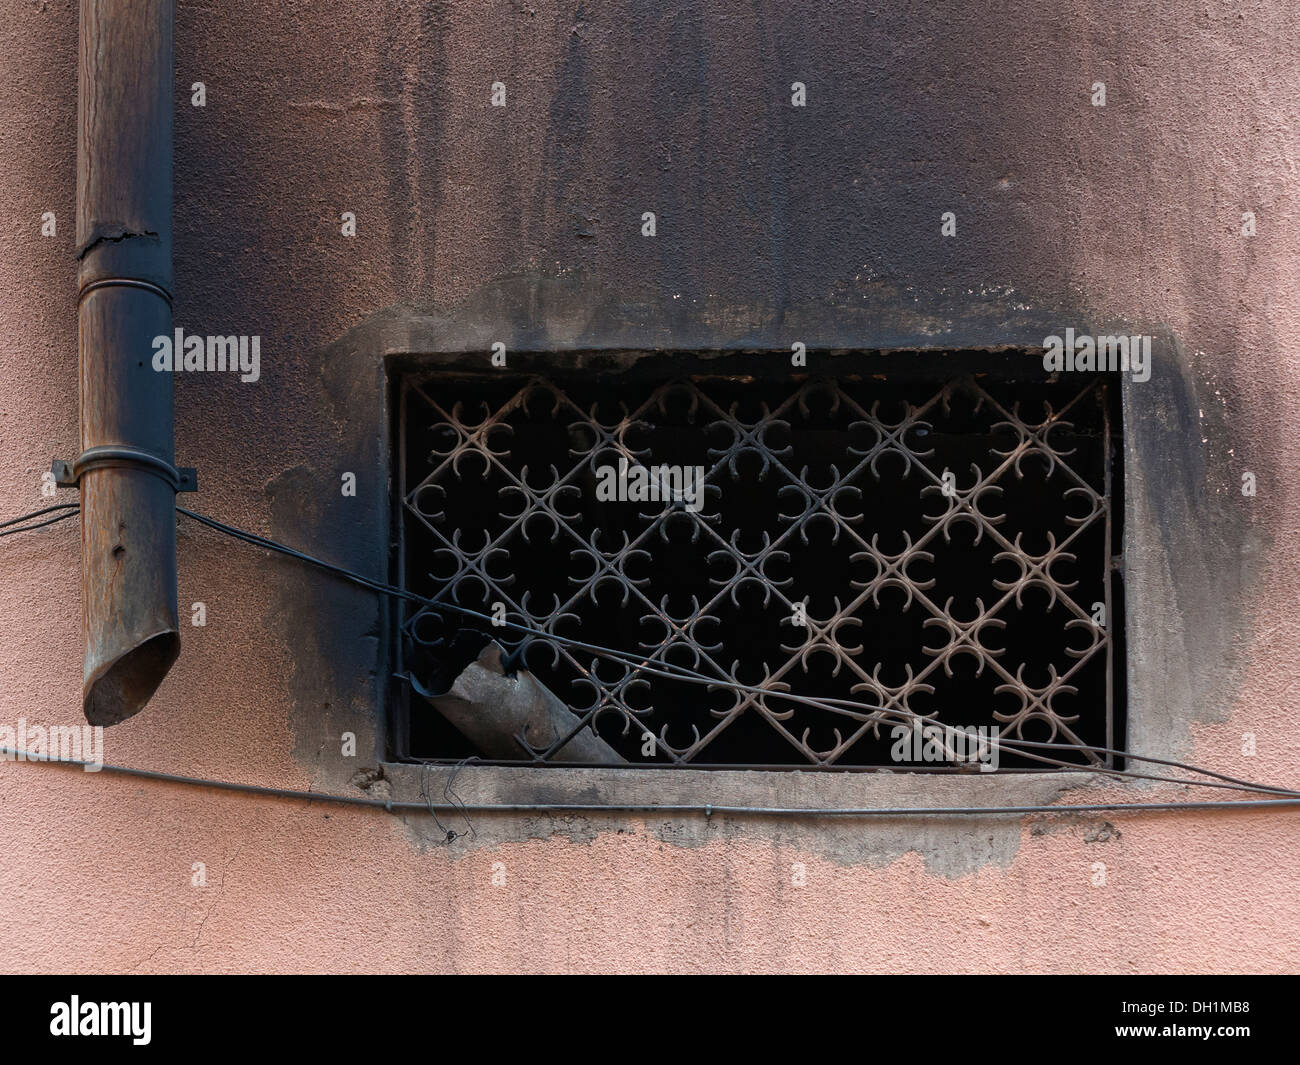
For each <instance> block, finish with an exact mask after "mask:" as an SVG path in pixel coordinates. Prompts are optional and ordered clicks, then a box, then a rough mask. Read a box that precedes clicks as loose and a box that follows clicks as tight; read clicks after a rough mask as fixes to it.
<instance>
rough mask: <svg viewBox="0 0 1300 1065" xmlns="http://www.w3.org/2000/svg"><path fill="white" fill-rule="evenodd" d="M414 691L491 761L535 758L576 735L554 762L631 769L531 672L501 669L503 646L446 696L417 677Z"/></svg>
mask: <svg viewBox="0 0 1300 1065" xmlns="http://www.w3.org/2000/svg"><path fill="white" fill-rule="evenodd" d="M411 686H412V687H413V688H414V689H415V690H416V691H417V692H418V693H419V694H420V695H422V696H424V698H425V699H427V700H428V701H429V703H430V705H431V706H432V707H433V708H434V709H435V710H437V711H438V712H439V713H440V714H442V715H443V717H445V718H446V719H447V720H448V721H450V722H451V723H452V724H453V725H454V726H455V727H456V728H457V729H459V730H460V732H461V733H462V734H463V735H464V736H465V738H466V739H467V740H469V741H470V742H471V743H473V744H474V745H475V746H476V747H478V749H479V750H480V751H482V753H483V755H484V756H485V757H487V758H500V759H518V758H530V757H532V750H531V749H538V750H547V749H548V748H550V747H552V746H553V745H554V744H556V743H557V742H559V741H561V740H562V739H563V738H564V737H565V736H568V735H569V734H570V733H572V734H573V735H572V736H571V738H570V739H569V740H568V741H567V742H565V743H564V744H563V745H562V746H561V747H559V748H558V749H556V750H555V751H553V752H552V753H551V754H550V757H549V759H548V760H550V761H558V762H590V763H596V764H603V765H614V764H625V763H626V759H625V758H623V757H622V756H621V755H620V754H619V753H618V752H617V751H615V750H614V748H613V747H611V746H610V745H609V744H608V743H606V742H605V741H604V740H602V739H601V738H600V737H599V736H597V735H595V734H594V733H593V732H592V731H591V729H590V728H588V727H587V726H586V725H585V724H584V723H583V721H582V719H581V718H579V717H578V716H577V715H576V714H575V713H573V711H571V710H570V709H569V708H568V707H567V706H565V705H564V703H562V702H561V701H560V700H559V699H558V698H557V697H556V696H555V695H554V694H553V693H552V692H551V691H550V690H549V689H548V688H547V687H546V686H545V685H544V684H542V683H541V682H540V681H539V680H538V679H537V678H536V677H534V676H533V675H532V674H531V673H529V672H528V671H527V670H525V669H521V670H519V671H518V672H517V673H516V674H514V675H513V676H510V675H508V674H507V673H506V671H505V669H504V668H503V666H502V664H501V645H500V644H498V643H496V642H495V641H493V642H491V643H489V644H487V646H485V647H484V648H483V650H482V651H480V652H479V656H478V659H477V660H476V661H474V662H471V663H470V664H469V665H468V666H466V667H465V669H464V670H462V671H461V673H460V674H459V675H458V676H457V677H456V679H455V680H454V681H453V682H452V685H451V687H450V688H449V689H448V690H447V691H446V692H443V693H441V694H434V693H433V692H431V691H428V690H427V689H425V688H424V687H423V686H422V685H420V683H419V682H418V681H417V680H415V678H414V677H412V679H411ZM530 748H531V749H530Z"/></svg>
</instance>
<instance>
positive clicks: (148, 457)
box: [50, 444, 199, 492]
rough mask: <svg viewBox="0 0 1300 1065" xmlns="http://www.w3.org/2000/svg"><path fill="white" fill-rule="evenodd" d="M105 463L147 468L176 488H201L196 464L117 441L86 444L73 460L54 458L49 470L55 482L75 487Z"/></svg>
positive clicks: (106, 464) (147, 470)
mask: <svg viewBox="0 0 1300 1065" xmlns="http://www.w3.org/2000/svg"><path fill="white" fill-rule="evenodd" d="M104 466H127V467H135V468H136V469H141V470H145V471H146V472H148V473H152V474H153V475H154V476H155V477H161V478H162V479H163V480H164V481H166V482H167V483H168V484H169V485H171V486H172V491H174V492H197V491H198V489H199V475H198V470H197V469H196V468H195V467H193V466H173V465H172V464H171V463H170V462H168V461H167V460H166V459H164V458H160V457H159V456H157V455H155V454H154V453H153V452H151V451H144V450H142V449H141V448H138V447H120V446H117V445H114V444H104V445H101V446H100V447H92V448H87V449H86V450H85V451H83V452H82V453H81V454H80V455H79V456H78V457H77V460H76V461H75V462H72V463H68V462H65V461H64V460H63V459H55V460H54V462H53V463H52V464H51V465H50V472H51V473H53V474H54V483H55V484H57V485H58V486H59V487H60V488H76V487H78V486H79V485H80V482H81V478H82V476H83V475H84V474H86V473H88V472H89V471H90V470H95V469H100V468H102V467H104Z"/></svg>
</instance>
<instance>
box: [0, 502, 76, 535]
mask: <svg viewBox="0 0 1300 1065" xmlns="http://www.w3.org/2000/svg"><path fill="white" fill-rule="evenodd" d="M80 509H81V504H80V503H55V504H54V505H53V506H48V507H43V508H41V509H40V510H33V511H32V512H31V513H30V514H24V515H23V516H22V517H21V518H10V519H9V520H8V521H0V529H7V528H8V527H9V526H10V525H19V524H21V523H22V522H24V521H31V519H32V518H39V517H40V516H41V515H42V514H53V513H54V512H55V511H56V510H80ZM68 516H69V517H71V515H68Z"/></svg>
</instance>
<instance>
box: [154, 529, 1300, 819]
mask: <svg viewBox="0 0 1300 1065" xmlns="http://www.w3.org/2000/svg"><path fill="white" fill-rule="evenodd" d="M176 509H177V510H178V511H179V512H180V513H181V514H184V515H185V516H186V517H188V518H192V519H193V520H195V521H197V522H199V523H200V524H202V525H206V526H208V527H209V528H211V529H214V530H216V531H217V532H221V533H224V534H226V535H228V536H232V537H234V538H235V539H238V540H242V541H244V542H246V543H250V544H253V545H255V546H258V547H264V548H266V549H267V550H271V551H278V552H280V553H281V554H285V555H288V556H290V557H292V558H296V559H298V560H300V561H303V562H306V563H308V564H310V565H313V566H317V567H319V568H321V569H324V570H326V571H328V572H330V573H334V574H336V575H337V576H340V577H343V578H344V579H345V580H348V581H351V582H353V583H355V584H359V585H361V586H363V587H366V588H369V589H371V590H373V591H377V592H380V593H382V594H385V595H389V596H393V597H395V598H400V599H405V600H407V601H409V602H414V603H419V604H420V605H422V606H427V607H429V608H430V609H432V610H435V611H437V610H448V611H451V612H454V613H457V614H460V615H463V616H468V617H472V618H475V619H476V620H479V621H484V622H488V623H492V622H493V620H494V619H492V618H490V617H488V616H487V615H486V614H480V613H478V612H477V611H474V610H470V609H469V608H467V607H462V606H460V605H459V604H455V603H446V602H443V601H440V600H434V599H429V598H428V597H426V596H422V595H417V594H416V593H414V592H408V591H406V590H405V589H403V588H397V587H394V586H393V585H390V584H386V583H384V582H382V581H376V580H372V579H371V578H369V577H365V576H363V575H362V574H359V573H355V572H353V571H352V570H349V569H346V568H344V567H342V566H336V565H334V564H333V563H331V562H325V561H324V560H322V559H318V558H315V557H313V556H312V555H308V554H306V553H304V552H302V551H298V550H297V549H295V548H292V547H288V546H287V545H285V544H281V543H279V542H278V541H276V540H271V539H268V538H267V537H264V536H258V535H257V534H256V533H250V532H247V531H245V530H243V529H239V528H236V527H235V526H233V525H227V524H226V523H224V522H221V521H218V520H217V519H215V518H209V517H207V516H206V515H203V514H199V513H197V512H196V511H192V510H188V509H187V508H185V507H181V506H178V507H177V508H176ZM505 624H506V627H508V628H513V629H516V630H518V631H520V632H524V633H526V634H529V635H532V636H535V637H538V638H542V639H546V640H552V641H554V642H557V643H563V644H565V645H567V646H570V647H576V648H578V649H580V650H586V651H588V652H590V653H593V654H597V655H600V656H602V657H605V658H608V659H610V660H612V661H615V662H619V663H621V664H623V665H626V666H628V667H629V668H633V669H636V670H638V671H639V672H642V673H649V674H650V675H652V676H659V677H664V678H666V679H668V680H677V681H682V682H685V683H694V684H703V685H705V686H707V687H711V688H729V689H733V690H737V691H744V692H750V693H753V694H759V695H765V696H768V697H771V698H778V699H785V700H788V701H791V702H797V703H800V704H803V705H808V706H812V707H814V708H816V709H822V710H831V711H832V712H839V713H844V714H846V716H849V717H853V718H855V719H857V720H860V721H869V720H872V719H873V718H879V717H881V716H882V715H887V716H890V717H892V718H894V719H896V720H901V721H905V722H906V721H921V722H922V723H931V722H928V721H927V719H925V718H922V717H920V715H918V714H915V713H913V712H911V711H906V710H901V709H898V708H893V707H884V706H871V705H870V704H866V703H855V702H852V701H850V700H844V699H815V698H811V697H809V696H801V695H796V694H794V693H792V692H783V691H777V690H775V689H771V688H756V687H753V686H750V685H745V684H740V683H738V682H734V681H729V680H718V679H714V678H710V677H706V676H704V675H703V674H700V673H696V672H694V671H693V670H688V669H687V668H686V667H685V666H678V665H676V664H675V663H672V662H662V663H660V665H661V666H663V667H664V668H665V669H671V670H676V671H678V672H673V673H668V672H664V670H663V669H658V668H655V667H654V666H651V665H649V664H648V661H647V659H646V658H641V659H637V658H636V657H634V656H632V655H631V654H630V653H629V652H626V651H619V650H616V649H614V648H609V647H602V646H601V645H599V644H590V643H586V642H585V641H582V640H575V639H572V638H570V637H567V636H560V635H558V634H553V633H547V632H544V631H542V630H539V629H535V628H533V627H531V626H528V625H523V624H520V623H518V622H512V621H508V620H507V621H506V623H505ZM832 704H839V705H842V706H847V707H852V708H854V711H856V712H852V711H848V710H839V709H837V707H836V706H834V705H832ZM863 711H865V712H863ZM568 738H569V737H564V740H567V739H568ZM558 742H563V741H557V743H558ZM998 743H999V745H1000V746H1002V747H1005V748H1007V749H1009V750H1011V751H1013V752H1014V753H1017V754H1020V755H1021V756H1022V757H1025V758H1029V759H1031V760H1034V761H1038V762H1043V763H1045V764H1048V765H1052V766H1055V767H1057V768H1060V769H1064V770H1066V771H1068V772H1076V773H1080V772H1081V773H1100V774H1103V775H1106V776H1113V777H1126V778H1131V779H1135V780H1152V781H1157V782H1161V783H1171V784H1184V785H1193V786H1198V787H1209V788H1225V789H1228V790H1235V791H1252V792H1259V793H1261V794H1268V795H1286V796H1300V791H1296V790H1294V789H1291V788H1282V787H1276V786H1273V785H1268V784H1256V783H1253V782H1250V781H1244V780H1240V779H1238V778H1235V777H1229V776H1226V775H1225V774H1222V773H1216V772H1214V771H1213V770H1208V769H1200V768H1198V767H1197V766H1193V765H1189V764H1187V763H1185V762H1177V761H1173V760H1169V759H1160V758H1150V757H1147V756H1145V755H1138V754H1132V753H1131V752H1128V751H1116V750H1113V749H1111V748H1105V747H1087V746H1085V745H1078V744H1051V743H1043V742H1037V741H1031V740H1016V739H1006V738H1005V737H1003V738H1000V739H999V740H998ZM1022 746H1023V747H1034V748H1044V747H1047V748H1051V749H1056V750H1062V751H1071V752H1072V751H1078V750H1089V751H1093V752H1103V753H1110V754H1116V755H1119V756H1122V757H1125V758H1131V759H1133V760H1135V761H1140V762H1153V763H1158V764H1161V765H1168V766H1171V767H1173V768H1178V769H1183V770H1185V771H1186V772H1189V773H1198V774H1201V775H1203V776H1211V777H1216V778H1218V779H1220V780H1223V781H1225V783H1222V784H1216V783H1213V782H1211V781H1204V780H1184V779H1181V778H1178V777H1166V776H1157V775H1153V774H1148V773H1137V772H1133V771H1131V770H1124V769H1113V768H1110V767H1106V766H1080V765H1078V764H1077V763H1072V762H1065V761H1062V760H1060V759H1056V758H1049V757H1047V756H1045V755H1036V754H1033V753H1031V752H1030V751H1027V750H1020V749H1019V748H1020V747H1022Z"/></svg>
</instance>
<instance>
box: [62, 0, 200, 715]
mask: <svg viewBox="0 0 1300 1065" xmlns="http://www.w3.org/2000/svg"><path fill="white" fill-rule="evenodd" d="M173 16H174V0H81V42H80V44H81V60H80V71H79V92H78V113H77V249H78V250H77V257H78V259H79V260H80V264H81V270H80V299H79V301H78V312H77V317H78V337H79V348H80V357H81V446H82V454H81V456H80V458H78V459H77V461H76V463H75V464H74V465H73V466H72V468H71V470H70V471H68V473H67V476H68V477H69V479H70V480H72V481H76V482H77V483H79V485H80V488H81V582H82V608H83V613H82V617H83V631H84V633H85V638H86V657H85V665H84V684H83V689H82V705H83V708H84V710H85V714H86V718H87V720H88V721H90V722H91V723H92V724H95V725H112V724H115V723H116V722H119V721H122V720H124V719H125V718H128V717H130V716H132V715H133V714H135V713H136V712H138V711H139V710H140V709H141V708H142V707H143V706H144V705H145V704H146V703H147V702H148V701H149V699H150V698H151V697H152V696H153V693H154V692H155V691H156V690H157V688H158V685H159V684H160V683H161V682H162V679H163V677H165V676H166V675H167V671H168V670H169V669H170V668H171V666H172V663H174V662H175V661H176V658H177V656H178V655H179V654H180V633H179V631H178V628H179V627H178V624H177V612H176V511H175V505H176V504H175V493H176V491H177V489H178V488H180V487H181V474H180V473H179V472H178V471H177V470H176V468H175V465H174V445H173V439H172V375H171V374H170V373H157V372H155V371H154V369H153V366H152V354H153V346H152V341H153V338H154V337H156V336H171V332H172V310H171V287H172V92H173V87H172V26H173Z"/></svg>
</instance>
